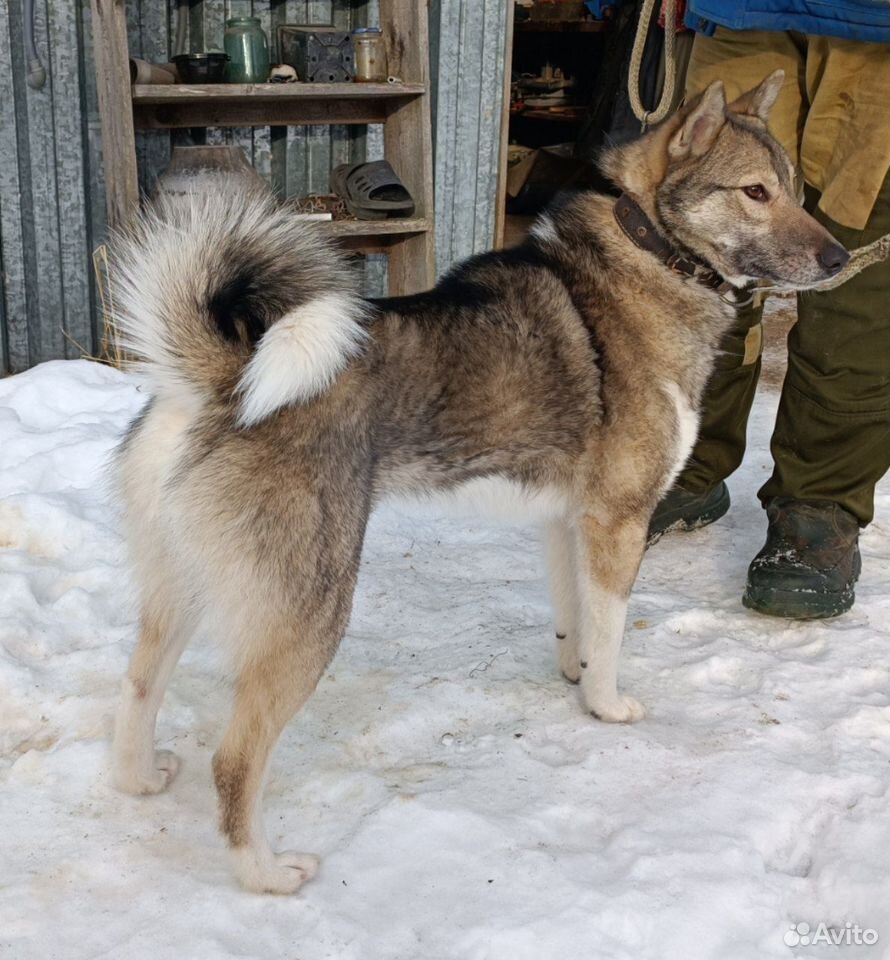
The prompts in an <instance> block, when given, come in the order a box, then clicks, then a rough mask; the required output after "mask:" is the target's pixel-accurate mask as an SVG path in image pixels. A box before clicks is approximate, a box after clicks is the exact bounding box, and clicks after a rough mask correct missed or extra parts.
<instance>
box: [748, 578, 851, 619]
mask: <svg viewBox="0 0 890 960" xmlns="http://www.w3.org/2000/svg"><path fill="white" fill-rule="evenodd" d="M855 600H856V594H855V592H854V591H853V590H852V589H850V590H848V591H845V592H844V593H841V594H830V593H815V592H813V593H802V592H801V591H799V590H775V589H768V588H764V589H758V588H756V587H751V585H750V584H749V585H748V587H747V589H746V590H745V593H744V596H743V597H742V604H743V605H744V606H746V607H747V608H748V609H749V610H754V611H756V612H757V613H762V614H764V615H765V616H768V617H781V618H782V619H784V620H829V619H830V618H831V617H839V616H840V615H841V614H842V613H846V612H847V611H848V610H849V609H850V608H851V607H852V606H853V603H854V602H855Z"/></svg>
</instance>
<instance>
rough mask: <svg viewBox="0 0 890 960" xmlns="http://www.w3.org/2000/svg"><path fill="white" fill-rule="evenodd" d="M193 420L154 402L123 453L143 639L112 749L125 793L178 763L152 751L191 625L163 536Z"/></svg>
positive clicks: (153, 785)
mask: <svg viewBox="0 0 890 960" xmlns="http://www.w3.org/2000/svg"><path fill="white" fill-rule="evenodd" d="M190 422H191V411H190V409H189V408H188V407H187V406H185V405H183V404H182V403H175V402H171V401H169V400H166V401H158V400H156V401H154V402H153V403H151V404H149V405H148V406H147V407H146V409H145V411H144V413H143V415H142V416H141V417H140V418H139V419H137V420H136V421H135V422H134V423H133V425H132V426H131V428H130V430H129V433H128V435H127V438H126V440H125V442H124V445H123V447H122V450H121V453H120V461H119V471H120V482H121V493H122V496H123V499H124V503H125V505H126V518H127V527H128V534H129V541H130V554H131V559H132V561H133V565H134V568H135V571H134V572H135V574H136V579H137V582H138V584H139V589H140V595H141V611H140V630H139V641H138V643H137V645H136V649H135V650H134V651H133V655H132V657H131V659H130V664H129V668H128V670H127V675H126V677H125V678H124V682H123V687H122V690H121V701H120V705H119V707H118V713H117V718H116V721H115V728H114V745H113V748H112V765H113V777H114V782H115V784H116V785H117V786H118V788H119V789H121V790H124V791H126V792H127V793H137V794H138V793H159V792H160V791H161V790H163V789H164V788H165V787H166V786H167V785H168V784H169V783H170V781H171V780H172V779H173V777H174V776H175V775H176V772H177V769H178V766H179V761H178V760H177V758H176V756H175V755H174V754H172V753H170V752H169V751H166V750H162V751H158V752H155V748H154V732H155V721H156V720H157V715H158V708H159V707H160V705H161V700H162V699H163V697H164V690H165V689H166V687H167V684H168V682H169V680H170V675H171V674H172V672H173V668H174V667H175V666H176V662H177V661H178V660H179V656H180V654H181V653H182V650H183V647H184V646H185V643H186V640H187V639H188V636H189V633H190V627H191V624H190V623H188V622H186V617H185V616H184V611H185V605H184V604H183V602H182V593H181V586H180V585H179V584H178V583H177V582H176V580H175V579H174V576H175V575H174V573H173V571H172V568H171V558H170V556H169V555H168V550H167V547H166V541H165V534H164V531H165V529H167V528H168V527H169V526H170V523H169V519H168V518H167V516H166V508H167V503H168V496H166V495H165V493H164V489H165V483H166V481H167V478H168V476H169V475H170V473H171V472H172V470H173V468H174V466H175V464H176V463H177V461H178V459H179V455H180V450H181V446H182V438H183V436H184V435H185V433H186V431H187V429H188V427H189V424H190Z"/></svg>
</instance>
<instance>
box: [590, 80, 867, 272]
mask: <svg viewBox="0 0 890 960" xmlns="http://www.w3.org/2000/svg"><path fill="white" fill-rule="evenodd" d="M783 80H784V74H783V72H782V71H781V70H777V71H776V72H775V73H772V74H770V76H768V77H767V78H766V79H765V80H764V81H763V82H762V83H761V84H760V85H759V86H757V87H755V88H754V89H753V90H749V91H748V92H747V93H745V94H743V95H742V96H741V97H739V98H738V100H735V101H733V102H732V103H730V104H727V103H726V98H725V95H724V91H723V84H722V83H721V82H720V81H719V80H718V81H715V82H714V83H712V84H711V85H710V86H709V87H708V88H707V90H705V92H704V93H703V94H701V96H699V97H698V98H697V99H696V100H694V101H693V102H692V103H690V104H689V105H688V106H687V107H686V108H685V109H684V110H682V111H681V112H680V113H679V114H678V115H676V116H675V117H673V118H672V119H671V120H669V121H667V122H666V123H665V124H662V125H661V126H660V127H658V128H657V129H656V130H654V131H653V132H652V133H650V134H648V135H647V136H645V137H642V138H640V140H638V141H637V142H636V143H634V144H630V145H629V146H627V147H622V148H619V149H618V150H617V151H614V155H613V156H609V157H607V158H606V162H605V164H604V168H605V170H606V172H607V173H608V174H609V175H610V176H612V178H613V179H615V180H616V181H617V182H618V183H619V184H620V185H621V186H623V187H624V188H625V189H626V190H628V192H630V193H631V194H632V195H634V196H635V197H637V198H638V199H639V200H640V201H641V202H642V203H643V205H644V206H645V207H646V208H647V210H648V211H649V212H651V213H654V214H655V217H656V220H657V221H658V222H659V223H660V225H661V226H662V228H663V229H664V230H665V232H666V233H667V234H669V235H670V236H671V237H673V238H674V239H675V240H676V242H677V243H679V244H680V245H681V246H683V247H685V248H686V249H687V250H689V251H690V252H692V253H694V254H696V255H697V256H699V257H701V258H702V259H703V260H705V261H706V262H707V263H709V264H710V265H711V266H712V267H714V268H715V269H716V270H718V271H719V272H720V273H722V274H723V276H724V277H726V279H727V280H729V281H730V282H731V283H733V284H734V285H736V286H743V285H744V284H746V283H749V282H751V281H754V280H768V281H771V282H773V283H775V284H776V285H778V286H781V287H785V288H789V289H806V288H807V287H808V286H811V285H812V284H814V283H818V282H819V281H821V280H826V279H828V278H829V277H832V276H834V275H835V274H836V273H838V271H840V270H841V269H842V268H843V266H844V265H845V264H846V262H847V260H848V259H849V254H848V253H847V251H846V250H845V249H844V248H843V247H842V246H841V245H840V244H839V243H838V242H837V240H835V239H834V237H832V236H831V234H830V233H829V232H828V231H827V230H826V229H825V228H824V227H823V226H822V225H821V224H820V223H818V222H817V221H816V220H815V219H814V218H813V217H811V216H810V215H809V214H808V213H807V212H806V211H805V210H804V209H803V208H802V207H801V206H800V204H799V203H798V201H797V197H796V195H795V190H794V170H793V167H792V165H791V162H790V161H789V159H788V155H787V154H786V153H785V151H784V150H783V149H782V147H781V146H780V145H779V143H778V141H777V140H776V139H775V138H774V137H773V136H772V135H771V134H770V133H769V131H768V129H767V118H768V116H769V111H770V109H771V107H772V105H773V103H774V102H775V100H776V97H777V96H778V94H779V90H780V89H781V86H782V83H783ZM631 151H632V152H633V153H635V154H636V156H635V157H634V156H632V155H630V154H631ZM628 161H635V162H636V163H637V165H636V166H635V167H632V166H629V165H628Z"/></svg>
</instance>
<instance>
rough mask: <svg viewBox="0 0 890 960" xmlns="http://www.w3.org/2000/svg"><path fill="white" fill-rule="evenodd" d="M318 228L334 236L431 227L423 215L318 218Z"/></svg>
mask: <svg viewBox="0 0 890 960" xmlns="http://www.w3.org/2000/svg"><path fill="white" fill-rule="evenodd" d="M315 223H316V225H317V226H318V228H319V229H320V230H321V231H322V232H323V233H326V234H329V235H331V236H335V237H378V236H379V237H383V236H405V235H407V234H412V233H426V232H427V231H428V230H430V229H431V228H432V224H431V223H430V221H429V220H426V219H425V218H423V217H394V218H392V219H391V220H318V221H316V222H315Z"/></svg>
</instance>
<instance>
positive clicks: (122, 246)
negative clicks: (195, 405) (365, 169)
mask: <svg viewBox="0 0 890 960" xmlns="http://www.w3.org/2000/svg"><path fill="white" fill-rule="evenodd" d="M220 182H221V186H220V189H219V190H218V191H216V192H214V194H212V195H207V194H203V193H202V194H198V193H195V194H193V195H189V196H186V197H169V198H166V199H165V198H162V199H160V200H159V201H156V202H155V203H154V204H153V205H152V207H151V208H150V209H149V210H148V211H147V212H145V213H143V214H141V215H140V216H139V217H138V218H137V219H136V222H135V224H134V225H133V226H132V227H131V228H130V229H128V230H127V231H126V233H124V234H123V235H121V236H120V237H118V238H117V241H116V243H115V245H114V246H115V250H114V257H113V262H112V268H111V277H112V283H113V287H112V304H113V309H114V312H115V319H116V320H117V323H118V325H119V328H120V330H121V335H122V336H121V340H122V346H123V347H124V348H125V349H126V350H127V351H128V352H130V353H131V354H133V355H134V356H135V357H136V358H137V359H138V360H141V361H143V362H144V363H145V365H146V367H147V369H148V373H149V376H150V378H151V380H152V381H153V386H154V389H155V391H156V392H157V393H158V394H161V395H163V394H165V393H166V394H171V393H178V394H182V393H183V392H185V393H186V394H191V395H192V396H194V397H197V398H199V399H201V400H214V401H217V402H219V403H223V404H233V405H236V407H237V420H238V423H239V424H240V425H241V426H245V427H248V426H252V425H254V424H256V423H258V422H260V421H261V420H263V419H264V418H265V417H267V416H269V415H270V414H272V413H274V412H275V411H276V410H278V409H279V408H281V407H283V406H285V405H287V404H290V403H296V402H299V401H302V400H308V399H309V398H311V397H313V396H315V395H317V394H319V393H321V392H322V391H323V390H325V389H326V388H327V387H328V386H329V385H330V383H331V382H332V381H333V379H334V377H335V376H336V375H337V374H338V373H339V372H340V371H341V370H342V369H343V368H344V367H345V366H346V364H347V363H348V362H349V360H350V359H351V358H352V357H354V356H356V355H357V354H358V353H359V352H360V351H361V349H362V346H363V343H364V341H365V339H366V332H365V325H364V323H363V314H364V303H363V301H362V299H361V297H360V296H359V295H358V292H357V279H356V277H355V273H354V271H352V270H350V269H349V268H348V266H347V265H346V262H345V260H344V258H343V256H342V255H341V254H340V253H339V252H338V251H337V250H336V248H335V247H334V246H333V245H332V244H331V243H330V242H328V241H327V240H326V239H325V238H324V237H322V236H321V235H320V233H319V231H318V230H317V228H316V227H315V226H314V225H313V224H311V223H307V222H306V221H301V220H299V219H297V218H296V217H295V216H294V215H293V213H290V212H288V211H287V210H286V209H284V208H282V207H281V206H280V205H279V204H278V203H277V202H276V201H275V200H274V198H272V197H271V196H270V195H269V194H268V193H267V192H265V191H262V190H258V189H254V188H247V189H245V188H244V187H242V186H240V185H237V184H234V183H230V182H228V181H223V180H221V181H220Z"/></svg>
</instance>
